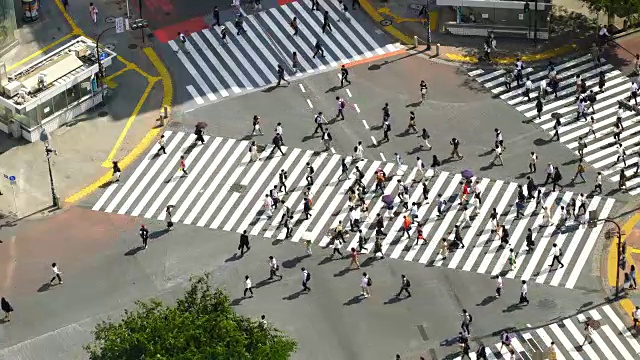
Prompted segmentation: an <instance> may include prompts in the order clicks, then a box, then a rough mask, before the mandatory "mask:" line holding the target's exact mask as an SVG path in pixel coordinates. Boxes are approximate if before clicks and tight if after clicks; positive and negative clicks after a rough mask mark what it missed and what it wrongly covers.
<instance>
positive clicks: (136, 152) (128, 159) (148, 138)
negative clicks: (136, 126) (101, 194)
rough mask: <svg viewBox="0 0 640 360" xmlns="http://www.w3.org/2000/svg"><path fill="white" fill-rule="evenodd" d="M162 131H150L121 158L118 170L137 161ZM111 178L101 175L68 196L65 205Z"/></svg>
mask: <svg viewBox="0 0 640 360" xmlns="http://www.w3.org/2000/svg"><path fill="white" fill-rule="evenodd" d="M162 130H163V129H162V128H154V129H151V130H150V131H149V132H148V133H147V135H145V137H144V138H143V139H142V141H140V142H139V143H138V145H136V147H135V148H133V150H131V152H129V153H128V154H127V155H126V156H125V157H124V158H122V160H120V161H119V162H118V164H119V165H120V168H121V169H123V170H124V169H126V168H127V167H128V166H129V165H131V163H133V161H134V160H135V159H137V158H138V156H140V155H141V154H142V153H143V152H144V151H145V150H146V149H147V148H148V147H149V145H150V144H151V143H153V142H154V141H155V139H156V137H157V136H158V134H160V132H161V131H162ZM112 178H113V175H112V174H111V172H108V173H106V174H104V175H102V177H100V179H98V180H96V181H95V182H94V183H93V184H91V185H89V186H87V187H85V188H84V189H82V190H80V191H78V192H77V193H75V194H73V195H71V196H69V197H68V198H66V199H65V200H64V201H65V202H67V203H70V204H73V203H75V202H77V201H79V200H81V199H83V198H84V197H86V196H89V195H91V194H92V193H93V192H94V191H96V190H98V189H99V188H100V187H101V186H103V185H104V184H106V183H107V182H109V181H111V179H112Z"/></svg>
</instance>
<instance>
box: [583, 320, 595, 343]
mask: <svg viewBox="0 0 640 360" xmlns="http://www.w3.org/2000/svg"><path fill="white" fill-rule="evenodd" d="M592 335H593V327H591V321H589V320H588V319H587V321H585V322H584V341H582V344H580V346H584V345H585V344H586V343H587V342H589V344H591V343H592V342H593V338H592V337H591V336H592Z"/></svg>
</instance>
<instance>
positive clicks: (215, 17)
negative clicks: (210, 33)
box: [213, 6, 220, 26]
mask: <svg viewBox="0 0 640 360" xmlns="http://www.w3.org/2000/svg"><path fill="white" fill-rule="evenodd" d="M213 22H214V23H213V26H220V11H219V10H218V7H217V6H214V7H213Z"/></svg>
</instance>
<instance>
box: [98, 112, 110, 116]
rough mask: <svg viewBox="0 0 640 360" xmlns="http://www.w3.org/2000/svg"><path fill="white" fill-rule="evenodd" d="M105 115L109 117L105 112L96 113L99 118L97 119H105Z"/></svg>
mask: <svg viewBox="0 0 640 360" xmlns="http://www.w3.org/2000/svg"><path fill="white" fill-rule="evenodd" d="M107 115H109V113H108V112H106V111H100V112H99V113H98V116H99V117H105V116H107Z"/></svg>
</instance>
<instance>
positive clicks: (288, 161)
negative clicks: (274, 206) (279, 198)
mask: <svg viewBox="0 0 640 360" xmlns="http://www.w3.org/2000/svg"><path fill="white" fill-rule="evenodd" d="M300 151H301V150H300V149H298V148H294V149H293V150H291V154H290V155H289V156H288V157H287V159H286V160H285V161H284V163H283V164H282V166H280V169H278V171H276V173H275V174H276V175H275V177H274V179H273V182H274V184H273V185H275V186H277V187H280V186H279V183H280V181H279V179H278V177H279V176H280V175H279V173H280V171H279V170H285V171H287V172H288V171H289V168H290V167H291V164H293V162H294V161H295V160H296V158H297V157H298V154H299V153H300ZM300 163H301V162H299V164H298V165H300ZM285 183H286V182H285ZM272 188H273V186H267V187H266V189H265V191H267V192H269V194H270V192H271V189H272ZM258 200H259V201H258V202H257V203H258V206H259V205H261V204H263V203H264V198H259V199H258ZM260 200H261V201H260ZM257 211H258V210H257V209H256V212H257ZM249 214H251V213H249ZM278 215H279V214H278ZM280 217H281V216H277V215H276V211H274V212H273V215H272V216H271V218H272V219H273V222H272V223H278V222H280V221H279V219H280ZM247 218H249V219H250V218H251V216H250V215H249V216H247ZM268 219H269V217H268V216H267V212H266V211H264V212H263V213H262V214H261V215H260V220H258V222H257V223H256V225H254V226H253V228H252V229H251V235H254V236H255V235H258V234H259V233H260V230H262V227H263V226H264V224H265V223H266V222H267V220H268ZM265 237H266V236H265ZM269 237H270V236H269Z"/></svg>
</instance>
